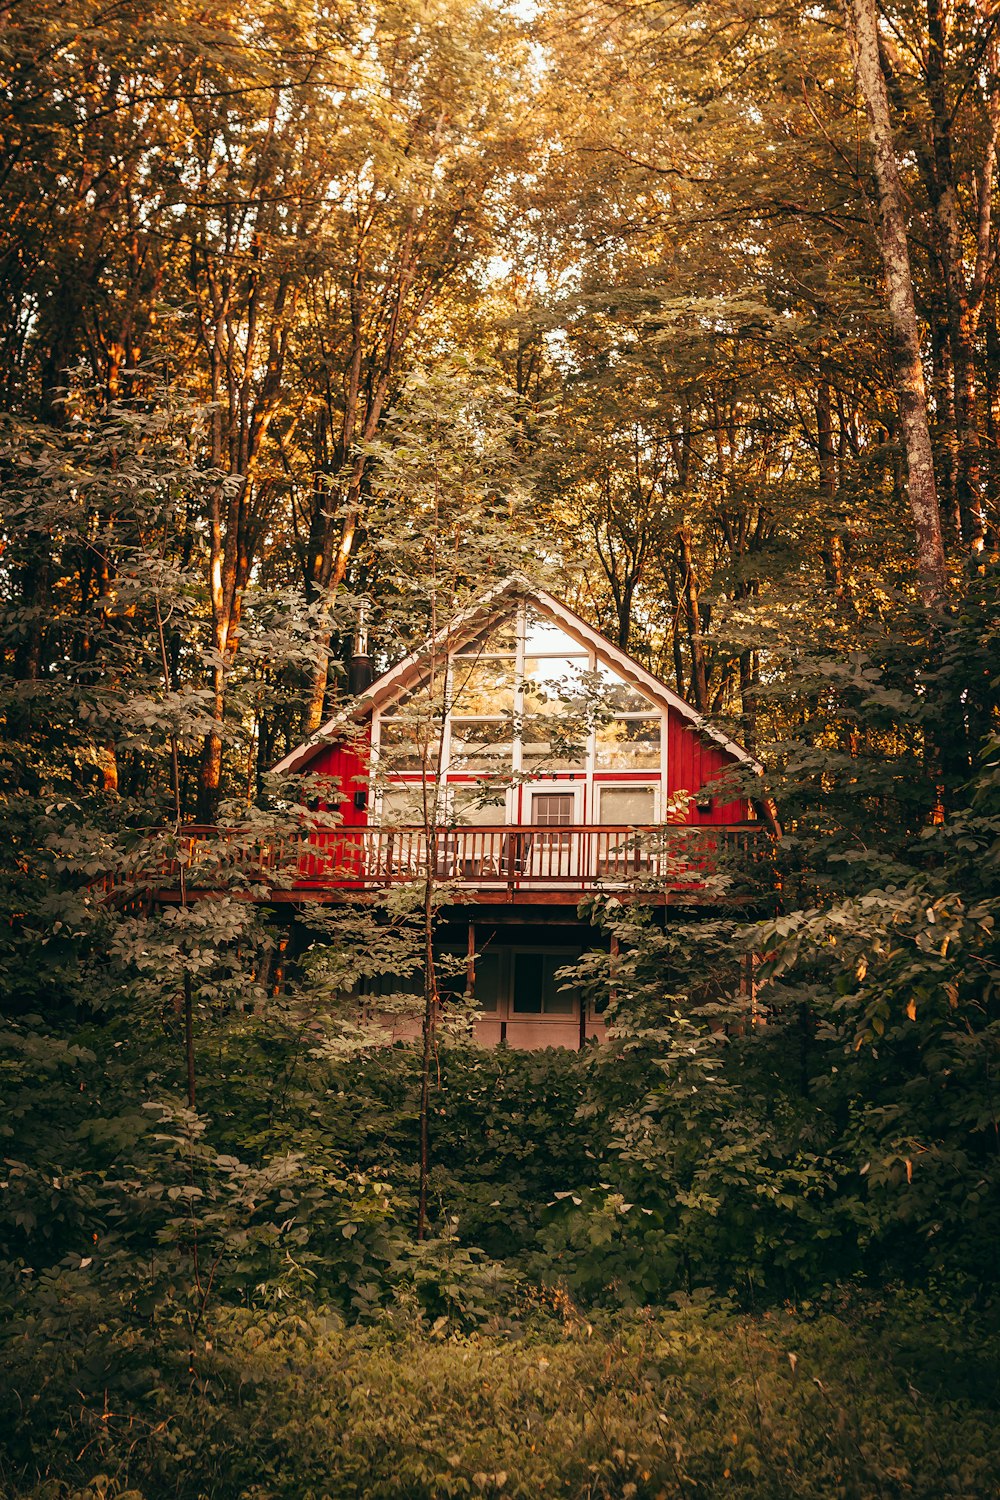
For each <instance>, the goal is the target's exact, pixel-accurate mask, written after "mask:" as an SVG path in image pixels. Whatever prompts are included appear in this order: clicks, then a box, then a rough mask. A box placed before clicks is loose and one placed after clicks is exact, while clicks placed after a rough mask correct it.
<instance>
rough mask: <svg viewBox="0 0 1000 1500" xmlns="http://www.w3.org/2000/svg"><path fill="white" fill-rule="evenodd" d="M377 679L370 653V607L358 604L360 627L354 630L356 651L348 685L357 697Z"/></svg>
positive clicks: (349, 668)
mask: <svg viewBox="0 0 1000 1500" xmlns="http://www.w3.org/2000/svg"><path fill="white" fill-rule="evenodd" d="M374 680H375V670H374V668H373V667H372V659H371V657H370V655H369V654H368V607H367V604H366V603H365V602H364V601H362V603H361V604H359V605H358V628H357V630H356V631H355V632H354V652H353V654H352V656H351V662H350V666H349V667H348V671H347V685H348V688H349V689H350V692H351V695H352V696H353V697H355V698H357V697H359V696H360V694H361V693H363V692H366V691H367V689H368V688H370V687H371V685H372V683H373V682H374Z"/></svg>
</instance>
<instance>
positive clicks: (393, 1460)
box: [0, 1295, 1000, 1500]
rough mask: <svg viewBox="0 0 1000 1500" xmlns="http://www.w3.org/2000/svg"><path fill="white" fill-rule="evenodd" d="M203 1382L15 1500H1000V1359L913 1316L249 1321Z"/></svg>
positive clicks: (207, 1367) (116, 1421)
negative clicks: (955, 1499) (482, 1327)
mask: <svg viewBox="0 0 1000 1500" xmlns="http://www.w3.org/2000/svg"><path fill="white" fill-rule="evenodd" d="M161 1373H162V1374H164V1375H165V1374H166V1371H162V1372H161ZM187 1373H188V1379H187V1380H186V1381H184V1382H179V1383H177V1384H174V1383H173V1382H171V1381H168V1380H164V1381H163V1382H162V1384H161V1386H160V1389H159V1391H158V1392H157V1393H156V1394H155V1395H153V1394H151V1395H150V1396H149V1398H148V1400H147V1401H146V1402H144V1401H143V1399H142V1398H139V1399H137V1401H136V1404H135V1406H134V1408H133V1409H131V1410H127V1411H119V1412H117V1413H116V1412H110V1413H108V1412H107V1411H105V1412H103V1413H100V1414H98V1413H93V1412H92V1413H90V1414H89V1417H88V1415H87V1414H85V1413H84V1412H82V1411H76V1412H72V1413H71V1412H67V1419H68V1420H67V1422H66V1423H65V1424H61V1425H60V1427H59V1428H57V1429H56V1431H55V1433H54V1434H53V1435H52V1444H51V1448H50V1449H49V1452H48V1454H47V1455H46V1456H45V1457H43V1453H42V1451H41V1449H40V1450H39V1451H38V1453H37V1454H36V1462H37V1463H38V1465H39V1467H38V1469H37V1470H36V1471H35V1474H34V1475H33V1476H31V1477H29V1475H28V1474H27V1473H26V1472H25V1471H24V1470H22V1472H21V1474H20V1475H19V1476H15V1475H14V1474H13V1473H12V1472H11V1471H10V1470H8V1471H7V1474H8V1477H9V1479H10V1480H11V1481H12V1483H11V1488H10V1489H8V1490H7V1493H8V1494H10V1495H18V1496H29V1495H30V1496H31V1497H32V1500H42V1497H44V1500H56V1497H58V1500H67V1497H69V1496H72V1497H74V1500H84V1497H85V1500H115V1497H117V1500H125V1497H126V1496H127V1497H128V1500H140V1497H143V1500H166V1497H184V1500H188V1497H190V1500H196V1497H202V1496H204V1497H212V1500H228V1497H233V1500H235V1497H240V1500H278V1497H280V1500H321V1497H329V1500H341V1497H346V1496H359V1497H373V1500H376V1497H385V1500H389V1497H391V1500H400V1497H427V1500H431V1497H439V1496H442V1497H445V1496H489V1497H492V1500H501V1497H506V1500H540V1497H547V1496H567V1497H580V1500H584V1497H587V1500H597V1497H606V1500H612V1497H621V1500H628V1497H634V1500H647V1497H648V1500H653V1497H670V1500H672V1497H675V1496H692V1495H701V1496H705V1495H713V1496H714V1495H726V1496H760V1497H776V1500H777V1497H806V1496H808V1497H824V1500H825V1497H835V1496H843V1497H847V1500H866V1497H869V1496H871V1497H889V1496H893V1497H895V1496H923V1497H927V1500H931V1497H939V1496H962V1497H969V1500H984V1497H989V1496H997V1495H1000V1400H998V1397H1000V1338H998V1337H997V1336H996V1334H995V1333H994V1334H988V1333H985V1332H983V1329H982V1324H981V1323H979V1324H978V1329H977V1327H976V1325H974V1324H971V1323H970V1322H969V1321H968V1319H966V1318H964V1317H962V1316H957V1315H954V1314H951V1315H947V1316H946V1315H944V1314H942V1313H940V1312H939V1311H938V1310H936V1309H935V1308H934V1307H933V1306H932V1305H931V1304H930V1303H929V1302H928V1301H927V1300H926V1299H924V1298H914V1297H911V1296H896V1297H892V1298H887V1299H883V1300H876V1299H871V1298H869V1299H866V1301H865V1302H864V1303H863V1304H861V1303H858V1302H857V1301H850V1300H845V1299H841V1300H840V1302H839V1304H838V1300H837V1297H836V1295H830V1296H829V1297H827V1298H825V1299H820V1301H818V1302H817V1303H814V1304H805V1305H803V1306H802V1307H799V1308H796V1309H791V1308H785V1309H783V1310H781V1311H772V1312H770V1313H762V1314H758V1315H753V1316H750V1315H745V1314H738V1313H735V1312H732V1311H730V1310H727V1309H725V1308H723V1307H720V1306H718V1305H711V1304H706V1305H703V1306H695V1305H689V1306H686V1307H679V1308H677V1309H675V1310H671V1311H663V1310H660V1311H656V1312H646V1313H633V1314H617V1315H614V1316H611V1315H606V1316H602V1317H601V1318H600V1319H595V1321H588V1320H587V1319H585V1318H583V1317H581V1316H579V1315H578V1314H576V1313H574V1312H572V1310H569V1311H564V1312H563V1314H562V1315H561V1316H560V1315H559V1314H558V1313H557V1314H556V1315H554V1316H552V1317H550V1318H548V1319H546V1320H544V1321H542V1322H533V1321H532V1320H531V1319H528V1320H527V1321H526V1323H524V1324H521V1325H519V1324H517V1323H516V1322H511V1323H508V1324H507V1325H506V1326H504V1327H500V1326H496V1327H494V1328H492V1329H488V1330H486V1331H479V1332H475V1333H459V1332H453V1331H449V1329H448V1327H447V1326H445V1325H444V1323H443V1320H439V1326H431V1327H428V1326H427V1324H426V1323H424V1324H422V1325H421V1324H419V1323H418V1322H417V1321H415V1320H414V1319H413V1318H412V1317H411V1315H410V1314H409V1313H407V1312H400V1313H399V1314H397V1315H394V1316H391V1317H389V1318H388V1319H387V1320H386V1321H383V1322H379V1323H377V1324H375V1325H371V1326H368V1327H362V1326H357V1327H354V1328H350V1329H345V1328H344V1327H343V1326H341V1325H340V1324H339V1321H338V1320H337V1319H336V1318H330V1319H328V1320H324V1319H323V1318H322V1317H319V1316H317V1317H308V1318H307V1317H299V1316H288V1315H286V1314H282V1315H281V1316H280V1317H279V1316H278V1315H277V1314H275V1315H273V1317H271V1318H264V1319H262V1318H261V1316H260V1315H259V1314H258V1315H255V1316H254V1317H253V1318H250V1317H249V1316H247V1315H236V1314H230V1315H228V1317H227V1318H226V1319H224V1320H223V1322H222V1324H221V1325H220V1326H219V1327H217V1328H216V1329H213V1337H212V1339H211V1340H206V1341H204V1343H203V1344H202V1345H201V1346H200V1347H198V1348H197V1349H196V1350H195V1351H194V1353H193V1355H191V1356H190V1365H189V1369H188V1372H187ZM88 1420H89V1421H90V1431H89V1433H88V1431H87V1422H88ZM58 1450H61V1452H62V1454H63V1460H62V1461H61V1460H60V1459H59V1457H58ZM71 1453H72V1455H73V1456H72V1458H70V1454H71ZM46 1457H47V1458H49V1459H51V1460H53V1462H52V1464H51V1466H50V1465H49V1463H47V1462H46V1461H45V1458H46ZM46 1470H47V1474H46ZM43 1476H45V1477H43ZM0 1478H2V1470H0ZM0 1488H2V1486H0Z"/></svg>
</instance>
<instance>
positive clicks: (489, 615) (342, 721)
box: [274, 575, 763, 775]
mask: <svg viewBox="0 0 1000 1500" xmlns="http://www.w3.org/2000/svg"><path fill="white" fill-rule="evenodd" d="M522 602H524V603H527V604H528V605H530V606H531V607H532V608H533V609H535V610H536V611H537V612H538V613H539V614H541V615H543V616H545V617H547V618H548V619H549V620H551V621H552V623H553V624H555V625H557V626H558V627H559V628H560V629H561V630H564V631H565V632H566V634H567V635H568V636H570V637H571V638H572V639H573V640H575V641H576V642H577V643H578V644H579V645H580V646H581V647H583V648H584V649H586V650H593V651H594V653H595V655H596V657H597V659H598V660H599V661H600V662H602V663H603V664H604V665H605V666H606V667H608V668H609V669H610V670H611V671H613V672H615V673H616V674H617V675H619V676H620V677H621V678H623V679H624V681H625V682H627V683H628V684H629V685H630V686H631V687H634V688H635V689H636V691H637V692H639V693H641V694H642V695H643V696H644V697H647V698H649V699H651V700H652V702H654V703H656V704H658V705H659V706H660V707H661V708H664V709H670V710H673V711H674V712H675V713H678V714H680V715H681V716H682V717H683V718H685V719H687V720H688V721H689V722H690V723H691V725H692V727H693V728H695V729H697V730H698V731H700V732H701V733H702V734H705V735H707V736H708V737H709V738H710V739H712V740H714V741H715V742H716V743H717V744H718V745H720V746H721V747H722V748H723V749H724V750H725V751H726V752H727V753H728V754H729V755H731V756H733V757H734V759H736V760H739V761H741V762H743V763H744V764H745V765H748V766H750V767H751V768H753V769H754V770H756V771H757V772H761V771H762V769H763V768H762V766H761V765H760V763H759V761H757V760H755V759H754V758H753V756H751V755H750V754H748V752H747V751H746V750H744V749H743V747H742V745H739V744H737V742H736V741H735V740H732V739H730V738H729V736H728V735H726V734H724V733H723V732H722V731H721V730H719V729H716V728H715V727H714V725H712V724H709V723H708V722H707V721H706V720H705V719H704V718H703V717H702V715H701V714H699V713H698V712H697V710H696V709H694V708H692V706H691V705H690V704H689V703H687V702H686V701H685V700H684V699H683V698H681V697H680V695H679V694H677V693H675V692H674V691H673V689H672V688H669V687H667V685H666V683H664V682H661V681H660V679H659V678H658V677H654V676H653V674H652V672H648V671H647V670H646V668H645V667H643V666H642V665H641V664H640V663H639V662H637V661H636V660H635V659H634V657H631V656H629V654H628V653H627V652H626V651H622V650H621V648H620V647H618V646H615V645H614V644H613V642H611V641H609V640H608V639H607V637H606V636H603V635H601V634H600V632H599V631H597V630H595V629H594V627H593V626H592V625H589V624H588V623H587V621H586V620H583V619H581V618H580V616H579V615H577V614H575V613H574V612H573V610H571V609H569V608H568V606H567V605H565V604H563V603H562V602H561V601H560V600H559V599H556V598H555V596H554V595H552V594H550V593H548V592H547V591H546V590H544V589H540V588H537V587H536V586H535V585H533V584H531V583H530V582H529V581H528V580H527V579H526V578H523V577H521V576H519V575H513V576H512V577H510V578H507V579H505V580H504V582H503V583H501V584H499V585H498V586H497V587H496V588H495V589H492V590H490V591H489V592H488V593H487V594H485V595H484V596H483V597H482V598H481V599H479V600H477V601H476V602H475V603H474V604H473V605H470V607H469V608H468V609H466V610H464V611H463V612H462V613H461V614H459V615H457V616H456V618H455V619H454V620H453V621H452V622H451V624H450V625H448V626H447V627H445V628H443V629H442V630H440V631H438V632H437V634H436V635H435V636H433V637H431V638H430V639H429V640H427V641H425V642H424V644H423V645H421V646H420V647H418V649H417V650H416V651H413V652H411V653H410V655H409V656H406V657H404V658H403V660H402V661H399V662H397V663H396V665H395V666H394V667H390V669H389V670H388V672H384V673H383V674H382V676H381V677H379V678H377V679H376V681H375V682H373V683H372V685H371V686H370V687H369V688H368V689H367V691H366V692H365V693H364V694H363V695H362V696H361V698H360V699H359V700H358V702H357V703H356V704H355V705H354V706H353V707H352V708H351V709H349V710H345V711H342V712H340V713H338V714H336V715H335V716H334V717H333V718H331V719H330V720H328V721H327V723H326V724H324V725H323V726H322V728H320V729H319V730H318V731H317V732H316V734H315V735H314V736H312V738H310V739H309V740H307V741H305V742H304V743H303V744H301V745H299V746H297V748H296V749H295V750H292V751H291V752H290V753H289V754H288V755H286V756H285V757H284V759H283V760H281V761H279V762H278V764H277V765H276V766H275V767H274V774H275V775H292V774H295V773H299V772H301V771H303V770H304V769H305V768H306V767H307V766H308V764H309V762H310V761H311V760H312V759H313V758H314V756H316V755H318V754H320V752H321V751H322V750H323V749H324V748H325V747H326V746H328V745H329V744H330V743H331V741H334V740H336V739H339V738H342V737H343V735H344V733H345V731H346V729H347V727H348V726H349V725H350V724H351V723H352V722H353V723H357V722H358V721H359V720H363V719H365V718H367V717H368V716H369V715H370V714H371V713H373V712H374V711H375V710H377V709H381V708H385V707H386V706H387V705H388V704H391V703H394V702H396V701H398V699H399V698H401V697H402V696H403V694H404V693H406V692H409V691H410V690H411V689H413V688H414V687H416V686H417V685H419V684H420V683H421V682H422V681H424V680H425V678H426V675H427V674H426V672H424V671H423V670H422V668H423V667H424V665H425V664H426V662H427V659H428V657H430V656H431V655H432V653H433V652H435V651H439V652H440V651H455V650H461V648H462V647H463V646H464V645H466V644H467V643H469V642H471V641H473V640H475V639H476V638H477V637H479V636H482V635H483V634H484V633H486V632H488V631H490V630H492V629H495V628H496V627H497V626H499V625H501V624H502V623H503V621H504V620H505V619H507V618H509V617H510V616H511V615H513V614H514V613H515V611H516V610H517V608H518V607H519V605H520V604H521V603H522ZM504 606H506V607H504Z"/></svg>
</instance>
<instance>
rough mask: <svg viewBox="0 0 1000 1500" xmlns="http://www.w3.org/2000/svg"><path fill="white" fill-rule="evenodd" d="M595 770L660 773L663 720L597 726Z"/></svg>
mask: <svg viewBox="0 0 1000 1500" xmlns="http://www.w3.org/2000/svg"><path fill="white" fill-rule="evenodd" d="M595 764H596V767H597V769H598V770H599V771H618V770H622V771H624V770H633V771H645V770H652V769H654V768H655V769H657V770H658V769H659V765H660V719H659V717H657V718H655V719H654V718H652V717H648V718H647V717H642V718H639V717H634V718H620V719H610V720H608V721H607V722H606V723H603V724H598V726H597V757H596V762H595Z"/></svg>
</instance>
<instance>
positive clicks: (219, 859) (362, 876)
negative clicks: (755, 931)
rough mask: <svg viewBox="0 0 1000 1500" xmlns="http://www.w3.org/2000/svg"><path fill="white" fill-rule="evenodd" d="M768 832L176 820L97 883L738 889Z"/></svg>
mask: <svg viewBox="0 0 1000 1500" xmlns="http://www.w3.org/2000/svg"><path fill="white" fill-rule="evenodd" d="M771 868H772V859H771V841H770V838H769V837H768V834H767V832H766V830H765V829H764V828H763V827H762V826H761V825H759V824H754V823H745V824H730V825H725V826H707V825H705V826H701V827H685V826H679V825H673V824H664V825H659V826H656V827H647V828H627V827H610V826H608V825H606V824H589V825H586V824H577V825H574V826H573V827H569V828H539V827H537V826H536V825H530V826H519V827H495V826H490V827H477V826H462V827H456V828H441V829H438V830H436V831H435V832H433V833H431V834H430V835H429V834H428V833H427V831H426V830H425V829H423V828H419V827H395V828H337V829H329V830H327V829H317V830H312V831H302V832H299V831H296V832H294V833H292V834H287V833H286V834H282V835H278V836H274V837H271V836H268V835H263V834H261V833H260V832H256V831H250V830H240V829H217V828H206V827H190V828H185V829H183V830H182V832H181V833H180V834H179V835H167V834H159V835H153V836H151V838H150V841H149V842H148V843H147V844H146V845H145V847H144V849H143V850H142V851H141V852H140V856H139V857H138V858H137V859H136V862H135V865H134V867H129V869H128V870H126V871H121V872H118V871H116V873H115V875H114V876H108V877H106V879H105V880H104V881H102V882H101V885H102V887H103V889H104V890H106V891H107V892H108V893H109V894H115V893H117V894H118V895H119V896H126V895H128V894H129V893H131V894H132V895H135V894H137V893H138V891H140V890H144V891H146V892H147V893H149V894H151V895H153V896H155V898H156V899H159V900H162V901H174V900H178V899H180V898H181V897H182V896H183V895H184V894H189V895H191V896H194V895H199V896H203V895H205V894H207V893H209V892H213V891H223V890H230V891H233V890H240V891H242V893H243V894H245V895H246V896H247V897H248V898H250V899H255V898H256V899H267V900H277V901H302V900H314V901H316V900H339V899H343V898H344V897H345V896H348V895H350V894H351V893H353V892H365V891H377V890H379V889H385V888H390V887H392V886H398V885H404V884H409V883H413V882H415V881H423V880H426V879H427V877H428V875H431V876H432V877H433V878H434V879H435V880H436V881H437V882H438V883H439V884H440V885H442V886H446V887H448V889H449V890H450V891H453V892H454V898H455V900H456V901H483V902H504V901H506V902H510V901H527V902H541V903H551V904H554V905H559V904H575V903H576V902H577V901H578V900H579V899H580V897H581V895H584V894H588V893H595V894H596V893H600V892H606V893H613V892H616V891H617V892H626V891H628V892H635V893H637V894H643V895H644V896H645V897H646V898H647V899H652V900H660V901H663V900H671V899H672V900H701V901H711V900H725V899H730V900H731V899H739V898H740V897H741V896H746V895H748V894H751V893H752V890H753V889H756V890H758V891H762V890H764V889H767V888H769V887H770V886H771V885H772V879H771Z"/></svg>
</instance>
